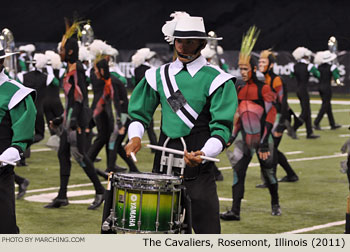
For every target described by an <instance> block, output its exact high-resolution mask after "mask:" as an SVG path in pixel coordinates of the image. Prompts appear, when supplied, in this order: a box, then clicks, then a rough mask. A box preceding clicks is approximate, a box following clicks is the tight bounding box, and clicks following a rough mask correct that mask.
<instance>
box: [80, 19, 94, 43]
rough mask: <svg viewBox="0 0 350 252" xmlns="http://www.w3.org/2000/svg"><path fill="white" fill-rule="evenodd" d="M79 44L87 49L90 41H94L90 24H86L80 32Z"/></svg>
mask: <svg viewBox="0 0 350 252" xmlns="http://www.w3.org/2000/svg"><path fill="white" fill-rule="evenodd" d="M81 34H82V36H81V43H82V45H83V46H86V47H88V46H89V45H90V44H91V43H92V41H94V31H93V30H92V27H91V25H90V24H86V25H84V26H83V30H82V31H81Z"/></svg>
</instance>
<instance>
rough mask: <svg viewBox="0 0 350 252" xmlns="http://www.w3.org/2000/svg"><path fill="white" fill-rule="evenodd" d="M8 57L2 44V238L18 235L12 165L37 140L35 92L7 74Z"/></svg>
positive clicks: (0, 217)
mask: <svg viewBox="0 0 350 252" xmlns="http://www.w3.org/2000/svg"><path fill="white" fill-rule="evenodd" d="M12 54H13V53H5V52H4V50H3V48H2V46H1V44H0V202H1V203H0V223H1V224H0V234H13V233H19V229H18V227H17V225H16V212H15V187H14V172H13V169H14V166H13V165H12V164H13V163H15V162H17V161H19V160H20V159H21V155H22V154H23V151H24V150H25V149H26V148H27V145H28V143H30V142H31V141H32V139H33V136H34V125H35V114H36V110H35V105H34V102H33V99H32V96H35V91H34V90H33V89H31V88H27V87H24V86H23V85H21V84H19V83H18V82H16V81H14V80H11V79H9V78H8V77H7V75H6V74H5V73H4V65H3V64H4V58H5V57H8V56H11V55H12Z"/></svg>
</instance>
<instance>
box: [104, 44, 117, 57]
mask: <svg viewBox="0 0 350 252" xmlns="http://www.w3.org/2000/svg"><path fill="white" fill-rule="evenodd" d="M104 54H106V55H110V56H115V57H116V56H118V55H119V52H118V50H117V49H115V48H113V47H112V46H111V45H108V44H107V46H106V48H105V51H104Z"/></svg>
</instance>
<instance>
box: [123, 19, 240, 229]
mask: <svg viewBox="0 0 350 252" xmlns="http://www.w3.org/2000/svg"><path fill="white" fill-rule="evenodd" d="M162 31H163V33H164V35H165V37H166V40H167V41H168V42H170V43H175V47H174V48H175V50H176V52H177V59H176V60H175V61H174V62H172V63H168V64H165V65H162V66H161V67H160V68H157V69H155V68H151V69H149V70H147V71H146V73H145V78H143V79H142V80H141V81H140V82H139V84H138V85H137V86H136V88H135V89H134V91H133V93H132V95H131V99H130V104H129V115H130V116H131V118H132V120H133V122H132V123H131V124H130V126H129V132H128V134H129V140H130V141H129V143H128V144H127V145H126V147H125V149H126V153H127V155H130V154H131V152H133V153H137V152H138V151H139V150H140V148H141V139H142V136H143V133H144V130H145V129H147V127H148V126H149V123H150V121H151V119H152V116H153V114H154V111H155V110H156V108H157V107H158V105H159V104H161V108H162V122H161V133H160V137H159V142H158V145H161V146H162V145H163V144H164V143H165V141H167V144H166V146H167V147H170V148H174V149H180V150H183V149H184V146H183V144H182V141H184V142H185V143H186V148H185V156H184V160H185V163H186V168H185V169H184V186H185V187H186V191H187V193H188V195H189V197H190V199H191V206H192V212H191V213H187V212H186V215H188V214H190V215H191V216H192V226H193V229H194V231H195V233H202V234H203V233H220V231H221V227H220V218H219V200H218V195H217V190H216V183H215V176H214V166H213V162H203V159H202V158H201V157H200V156H201V155H205V156H208V157H216V156H217V155H218V154H219V153H220V152H221V151H222V150H223V149H224V148H225V146H226V143H227V141H228V140H229V137H230V135H231V131H232V126H233V116H234V113H235V111H236V108H237V97H236V90H235V86H234V83H233V81H232V80H235V78H234V77H233V76H232V75H230V74H227V73H225V72H224V71H222V70H221V69H219V68H218V67H215V66H213V65H210V64H208V62H207V61H206V60H205V58H204V57H203V56H201V50H202V49H204V47H205V45H206V42H207V41H206V40H207V39H209V37H208V36H207V34H206V32H205V28H204V21H203V18H202V17H190V16H189V15H186V16H183V15H182V16H181V17H178V18H174V19H173V20H171V21H168V22H166V24H165V25H164V26H163V28H162ZM145 105H147V106H145ZM160 159H161V152H160V151H157V152H156V155H155V159H154V166H153V172H156V173H158V172H160ZM165 170H166V169H165ZM163 172H164V171H163ZM173 172H174V174H175V175H176V176H179V175H180V169H179V168H173ZM185 221H186V220H185Z"/></svg>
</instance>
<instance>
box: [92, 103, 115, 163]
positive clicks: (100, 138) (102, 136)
mask: <svg viewBox="0 0 350 252" xmlns="http://www.w3.org/2000/svg"><path fill="white" fill-rule="evenodd" d="M95 123H96V127H97V136H96V138H95V140H94V142H93V144H92V145H91V146H90V148H89V150H88V152H87V154H88V156H89V158H90V159H91V160H92V161H95V159H96V157H97V155H98V153H99V152H100V151H101V150H102V148H103V147H104V146H108V142H109V138H110V136H111V134H112V132H113V128H114V121H113V117H111V115H110V114H109V113H107V112H106V111H105V110H103V111H102V112H101V113H100V114H99V115H98V116H96V118H95ZM106 157H107V165H108V158H109V152H108V148H106Z"/></svg>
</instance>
